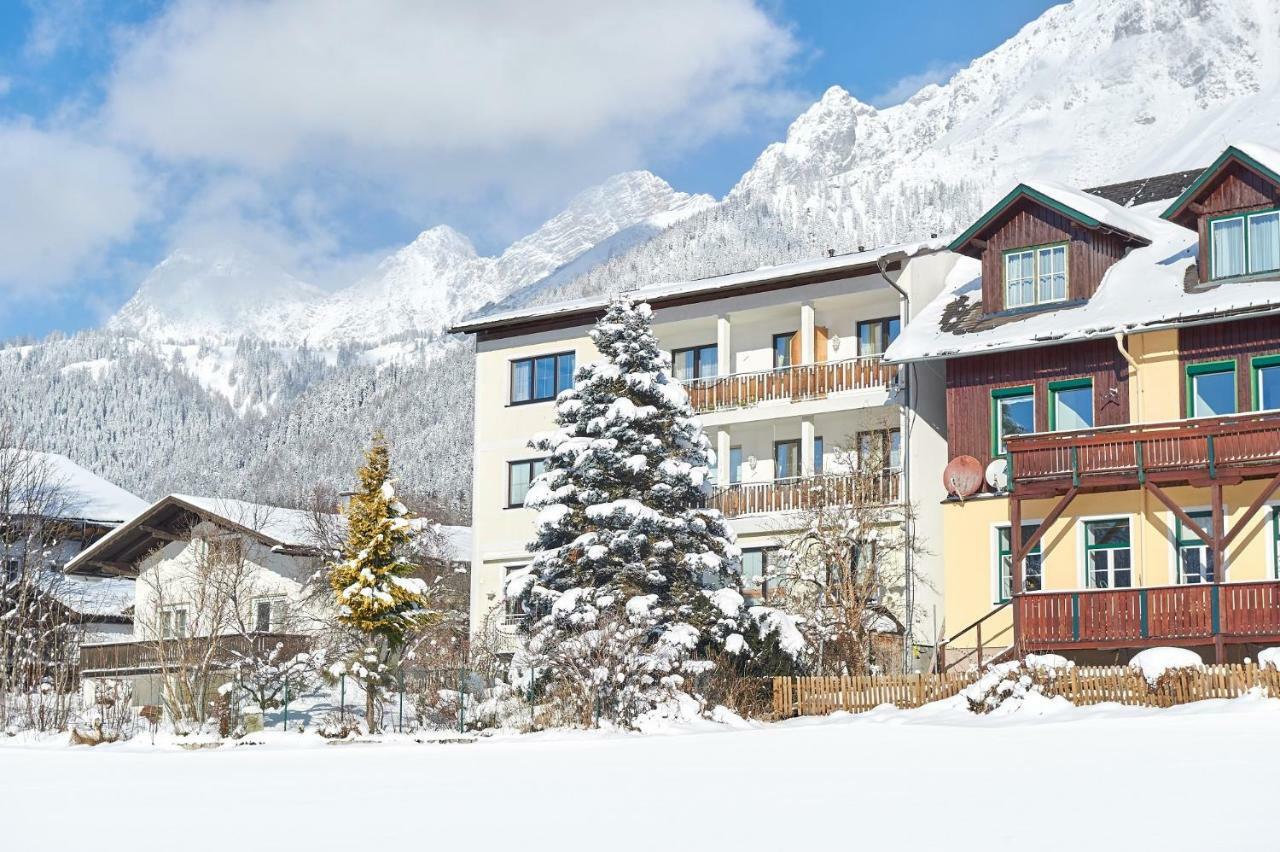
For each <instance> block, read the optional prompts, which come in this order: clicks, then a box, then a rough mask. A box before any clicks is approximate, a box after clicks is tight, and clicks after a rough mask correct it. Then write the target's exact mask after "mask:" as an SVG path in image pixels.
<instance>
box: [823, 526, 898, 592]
mask: <svg viewBox="0 0 1280 852" xmlns="http://www.w3.org/2000/svg"><path fill="white" fill-rule="evenodd" d="M849 565H850V566H851V567H852V568H853V578H852V579H853V580H854V581H855V582H857V583H858V585H860V586H862V585H863V584H864V583H865V586H863V591H865V592H868V593H869V595H868V598H869V602H870V603H875V602H878V601H882V600H884V595H885V590H884V583H883V582H881V579H880V577H879V576H878V574H876V543H875V542H874V541H863V540H858V541H856V542H854V544H853V547H851V548H850V549H849ZM844 569H845V566H844V565H842V564H840V563H838V562H837V563H835V564H830V565H828V566H827V587H828V588H829V589H833V588H836V587H838V586H840V585H842V584H843V583H844V582H845V579H846V578H845V570H844ZM837 594H838V595H840V596H842V595H841V593H837Z"/></svg>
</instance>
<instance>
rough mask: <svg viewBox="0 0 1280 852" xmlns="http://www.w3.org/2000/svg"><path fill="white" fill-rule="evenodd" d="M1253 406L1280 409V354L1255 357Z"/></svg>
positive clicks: (1259, 409)
mask: <svg viewBox="0 0 1280 852" xmlns="http://www.w3.org/2000/svg"><path fill="white" fill-rule="evenodd" d="M1253 408H1254V410H1255V411H1275V410H1276V409H1280V355H1268V356H1266V357H1264V358H1254V359H1253Z"/></svg>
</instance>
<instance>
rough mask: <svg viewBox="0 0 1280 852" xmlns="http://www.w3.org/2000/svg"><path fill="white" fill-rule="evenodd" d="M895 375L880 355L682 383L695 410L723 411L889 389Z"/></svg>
mask: <svg viewBox="0 0 1280 852" xmlns="http://www.w3.org/2000/svg"><path fill="white" fill-rule="evenodd" d="M896 376H897V368H896V367H890V366H887V365H885V364H883V363H882V362H881V360H880V356H879V355H868V356H864V357H860V358H851V359H848V360H845V361H824V362H823V363H820V364H800V365H796V366H792V367H779V368H777V369H774V370H759V371H756V372H753V373H733V374H731V375H728V376H711V377H709V378H705V379H686V380H685V381H684V382H683V383H682V384H683V385H684V387H685V390H686V391H688V393H689V402H690V404H692V405H693V408H694V410H695V411H724V410H726V409H730V408H745V407H747V406H750V405H756V404H757V403H761V402H769V401H772V400H791V401H797V400H805V399H821V398H823V397H825V396H828V395H830V394H833V393H840V392H842V391H857V390H873V389H876V388H888V387H889V386H890V385H891V384H892V383H893V381H894V379H895V377H896Z"/></svg>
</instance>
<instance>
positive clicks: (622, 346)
mask: <svg viewBox="0 0 1280 852" xmlns="http://www.w3.org/2000/svg"><path fill="white" fill-rule="evenodd" d="M650 323H651V311H650V308H649V306H648V305H645V304H641V305H632V304H631V303H630V302H629V301H627V300H617V301H614V302H613V303H612V304H611V305H610V306H609V308H608V310H607V311H606V313H605V315H604V316H603V317H602V318H601V319H600V321H599V322H598V323H597V324H596V327H595V328H594V329H593V330H592V332H591V339H592V341H593V342H594V343H595V346H596V348H597V349H598V350H599V351H600V353H601V355H603V356H604V360H603V361H601V362H598V363H594V364H589V365H585V366H582V367H580V368H579V369H578V371H577V374H576V376H575V386H574V387H573V388H572V389H570V390H566V391H564V392H563V393H561V394H560V396H559V398H558V399H557V402H556V423H557V426H558V428H557V429H556V430H555V431H553V432H549V433H545V434H542V435H539V436H537V437H536V438H535V439H534V441H533V442H532V443H531V446H533V447H534V448H536V449H538V450H541V451H543V452H545V453H547V461H546V469H545V472H544V473H543V474H542V475H541V476H539V477H538V479H537V480H535V482H534V483H533V485H532V487H531V488H530V490H529V493H528V496H527V497H526V500H525V505H526V506H528V507H530V508H533V509H536V510H538V516H537V522H536V529H537V538H536V540H535V541H534V542H533V544H532V545H531V550H532V551H533V552H534V554H535V556H534V559H533V562H532V563H531V565H530V567H529V570H528V571H527V572H524V573H523V574H521V575H517V576H516V577H514V578H512V580H511V581H510V585H509V586H508V589H507V592H508V594H509V595H510V596H513V597H517V598H521V599H523V601H524V603H525V606H526V608H527V610H528V611H529V612H531V613H533V617H531V618H530V619H529V620H528V621H526V622H525V625H524V628H523V629H524V632H525V634H526V638H527V642H526V648H527V651H528V654H529V659H530V664H531V665H533V666H535V667H543V668H545V670H546V672H547V673H548V674H549V676H550V678H551V679H552V680H558V681H561V686H563V687H564V688H565V689H566V690H569V691H571V692H576V694H577V695H578V696H579V697H582V696H584V695H590V696H592V697H593V698H594V699H596V700H599V701H600V702H601V703H603V704H604V705H605V708H606V710H607V712H609V713H610V714H611V715H613V716H614V717H615V718H618V719H620V720H623V721H625V720H628V719H630V718H633V717H634V716H635V715H636V714H638V713H641V712H644V710H646V709H648V708H650V707H652V706H653V705H654V704H655V703H656V702H658V701H660V700H661V698H662V697H663V695H665V694H667V692H668V690H669V689H670V688H673V687H678V686H680V685H681V683H682V682H683V677H682V675H681V672H682V671H684V670H685V663H686V661H687V660H688V659H689V658H690V657H691V656H694V655H696V654H699V653H700V652H706V651H709V650H712V649H714V648H716V647H717V646H724V645H725V644H726V642H727V643H728V644H729V645H730V646H731V647H732V648H733V649H736V650H741V649H742V647H743V638H742V636H741V630H740V629H739V627H738V625H739V623H740V620H741V617H742V615H741V611H742V597H741V595H740V594H738V592H737V591H736V586H737V585H738V584H739V579H738V578H739V572H738V562H739V557H740V551H739V549H738V547H737V545H736V544H735V539H734V533H733V530H732V528H731V527H730V526H729V525H728V524H727V523H726V522H725V521H724V519H723V517H722V516H721V515H720V513H719V512H718V511H715V510H712V509H707V508H704V505H705V496H706V494H707V493H708V491H709V487H710V473H711V467H712V465H713V464H714V462H715V456H714V453H713V451H712V449H711V445H710V442H709V441H708V440H707V437H706V435H705V434H703V431H702V427H701V425H700V424H699V422H698V420H697V418H696V417H695V416H694V413H693V409H692V408H691V407H690V405H689V400H688V397H687V395H686V394H685V392H684V389H683V388H681V387H680V385H679V384H677V383H676V382H675V381H674V380H673V379H672V378H671V376H670V375H669V374H668V372H667V368H666V361H665V357H664V356H663V354H662V352H661V351H660V349H659V348H658V342H657V339H656V338H655V337H654V335H653V333H652V331H651V329H650ZM733 636H736V637H737V638H734V639H732V640H731V641H730V637H733Z"/></svg>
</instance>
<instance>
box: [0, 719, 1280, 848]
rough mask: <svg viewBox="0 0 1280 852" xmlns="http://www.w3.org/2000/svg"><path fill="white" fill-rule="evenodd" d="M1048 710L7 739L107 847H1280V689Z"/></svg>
mask: <svg viewBox="0 0 1280 852" xmlns="http://www.w3.org/2000/svg"><path fill="white" fill-rule="evenodd" d="M1036 707H1037V708H1038V711H1039V712H1040V715H1034V714H1033V713H1032V712H1031V705H1028V708H1027V710H1026V712H1023V713H1014V714H1010V715H1002V716H984V717H979V716H973V715H971V714H968V713H966V712H964V711H961V710H959V709H958V708H956V707H955V706H954V702H952V704H951V706H946V707H944V706H942V705H933V706H931V707H926V708H922V709H920V710H916V711H894V710H891V709H881V710H877V711H874V712H872V713H867V714H863V715H860V716H848V715H844V716H833V717H829V718H825V719H797V720H791V721H788V722H783V723H779V724H773V725H751V726H748V727H736V728H735V727H729V726H720V725H714V724H712V723H709V722H708V723H704V724H701V725H698V726H694V727H683V728H669V729H667V731H666V733H665V734H651V735H645V736H642V735H635V734H620V733H604V732H580V733H544V734H535V735H528V736H516V735H511V736H499V737H493V738H487V739H481V740H479V741H477V742H475V743H473V744H467V745H459V744H449V745H441V744H434V745H419V744H414V743H410V742H401V743H395V744H390V743H384V744H381V745H364V744H361V745H337V746H334V745H324V744H322V741H320V740H319V739H318V738H316V737H314V736H310V735H299V734H284V733H269V734H266V735H258V736H259V739H260V740H261V744H259V745H242V746H234V747H232V746H227V747H223V748H219V749H215V750H208V751H197V752H187V751H180V750H178V749H176V748H173V747H152V746H151V745H150V744H149V743H148V742H147V738H146V736H145V735H144V736H142V737H140V738H139V739H138V740H135V741H134V742H133V743H130V744H125V745H116V746H101V747H98V748H96V749H88V748H68V747H65V746H63V745H62V744H61V741H59V742H58V743H57V744H54V743H42V744H30V743H28V744H23V743H21V742H19V741H17V740H8V741H6V742H5V743H4V744H3V746H0V823H3V824H4V825H5V829H4V846H5V848H11V849H35V848H45V847H46V846H47V845H48V843H49V841H50V838H51V837H56V838H57V843H56V845H57V846H58V847H60V848H93V849H95V850H104V851H105V850H115V849H129V850H136V849H137V848H139V843H140V841H139V839H138V838H140V837H142V838H169V839H170V840H172V841H173V842H175V843H176V844H177V845H179V846H181V848H183V849H188V850H198V849H225V848H227V847H228V846H229V845H230V846H236V847H240V848H249V849H268V848H291V849H303V850H308V852H313V850H323V849H340V848H356V847H360V848H367V847H369V846H370V845H371V844H372V845H375V846H376V847H377V848H404V849H409V848H441V847H442V846H443V845H445V844H448V845H449V848H460V849H486V850H487V849H499V848H512V849H524V850H529V849H558V850H570V849H601V850H603V849H611V850H612V849H645V850H664V852H666V850H683V849H740V850H755V849H767V850H776V849H796V850H821V849H837V848H839V849H877V848H880V849H883V848H896V849H904V850H935V849H946V850H970V849H973V850H984V852H991V851H992V850H1000V849H1019V850H1024V849H1036V850H1056V849H1064V850H1065V849H1071V850H1076V849H1079V848H1081V847H1082V845H1087V846H1089V847H1092V848H1095V849H1100V850H1102V849H1146V848H1159V849H1161V850H1162V852H1171V851H1172V850H1181V849H1187V850H1191V849H1195V850H1203V849H1230V850H1232V852H1240V850H1252V849H1275V848H1276V846H1275V832H1274V827H1275V817H1274V800H1275V779H1274V772H1275V767H1277V766H1280V700H1266V699H1260V698H1251V697H1250V698H1243V699H1239V700H1235V701H1206V702H1201V703H1198V704H1194V705H1188V706H1184V707H1180V708H1175V709H1171V710H1148V709H1139V708H1122V707H1118V706H1111V705H1102V706H1098V707H1091V708H1083V709H1075V708H1071V707H1069V706H1063V705H1061V704H1053V705H1043V704H1040V705H1036ZM1209 791H1218V792H1215V793H1213V794H1210V793H1209ZM888 844H892V845H891V846H890V845H888ZM142 845H144V846H145V845H147V844H146V843H145V842H143V843H142Z"/></svg>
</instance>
